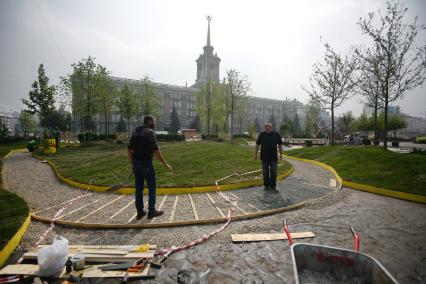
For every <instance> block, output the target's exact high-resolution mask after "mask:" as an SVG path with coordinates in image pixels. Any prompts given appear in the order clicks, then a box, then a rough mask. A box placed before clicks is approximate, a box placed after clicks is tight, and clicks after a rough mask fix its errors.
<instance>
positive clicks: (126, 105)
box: [118, 82, 137, 134]
mask: <svg viewBox="0 0 426 284" xmlns="http://www.w3.org/2000/svg"><path fill="white" fill-rule="evenodd" d="M118 112H119V113H120V116H121V117H123V118H125V119H126V121H127V134H129V132H130V120H131V119H132V118H133V117H134V116H135V114H136V112H137V107H136V95H135V94H134V93H133V92H132V90H131V89H130V87H129V85H128V84H127V82H126V83H125V84H124V87H123V89H122V90H121V92H120V97H119V100H118Z"/></svg>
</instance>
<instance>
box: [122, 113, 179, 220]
mask: <svg viewBox="0 0 426 284" xmlns="http://www.w3.org/2000/svg"><path fill="white" fill-rule="evenodd" d="M154 128H155V118H154V117H153V116H152V115H145V116H144V117H143V125H140V126H137V127H136V128H135V130H134V131H133V133H132V136H131V138H130V143H129V146H128V147H127V155H128V156H129V160H130V163H131V164H132V166H133V172H134V174H135V187H136V192H135V203H136V210H137V215H136V219H138V220H140V219H142V217H143V216H145V215H146V212H145V211H144V210H143V188H144V182H145V181H146V183H147V185H148V219H152V218H154V217H157V216H160V215H163V213H164V212H163V211H160V210H156V209H155V201H156V200H155V199H156V191H157V185H156V181H155V169H154V166H153V164H152V158H153V156H154V155H155V157H156V158H157V159H158V160H159V161H160V162H161V163H162V164H163V165H164V166H165V167H166V168H167V169H169V170H172V167H171V166H170V165H169V164H168V163H167V162H166V160H164V158H163V155H162V154H161V152H160V149H159V148H158V145H157V138H156V137H155V133H154Z"/></svg>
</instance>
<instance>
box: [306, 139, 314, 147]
mask: <svg viewBox="0 0 426 284" xmlns="http://www.w3.org/2000/svg"><path fill="white" fill-rule="evenodd" d="M312 145H313V143H312V140H305V146H306V147H312Z"/></svg>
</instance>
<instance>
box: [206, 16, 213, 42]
mask: <svg viewBox="0 0 426 284" xmlns="http://www.w3.org/2000/svg"><path fill="white" fill-rule="evenodd" d="M211 20H212V17H211V16H209V15H207V21H208V27H207V44H206V46H210V21H211Z"/></svg>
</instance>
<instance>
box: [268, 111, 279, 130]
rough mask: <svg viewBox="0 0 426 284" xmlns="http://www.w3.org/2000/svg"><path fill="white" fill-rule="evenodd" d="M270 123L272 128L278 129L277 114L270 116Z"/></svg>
mask: <svg viewBox="0 0 426 284" xmlns="http://www.w3.org/2000/svg"><path fill="white" fill-rule="evenodd" d="M269 123H271V124H272V130H274V131H276V130H277V121H276V119H275V115H274V114H273V113H272V114H271V116H270V117H269Z"/></svg>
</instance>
